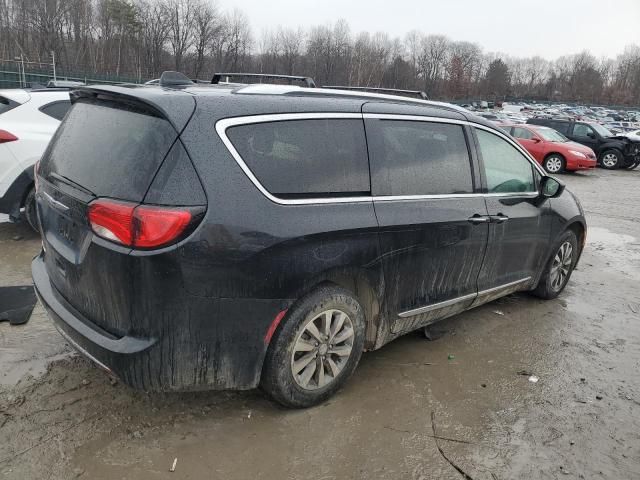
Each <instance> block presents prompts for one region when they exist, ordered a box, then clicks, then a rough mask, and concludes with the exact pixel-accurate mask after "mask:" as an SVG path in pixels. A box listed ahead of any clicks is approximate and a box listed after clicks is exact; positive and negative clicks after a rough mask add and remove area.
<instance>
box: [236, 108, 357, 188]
mask: <svg viewBox="0 0 640 480" xmlns="http://www.w3.org/2000/svg"><path fill="white" fill-rule="evenodd" d="M226 135H227V137H228V138H229V139H230V140H231V143H232V144H233V146H234V147H235V149H236V150H237V151H238V154H239V155H240V157H241V158H242V160H243V161H244V162H245V163H246V165H247V166H248V167H249V169H250V170H251V172H252V173H253V174H254V175H255V177H256V178H257V179H258V181H259V182H260V183H261V184H262V185H263V186H264V187H265V188H266V189H267V190H268V191H269V192H270V193H272V194H274V195H278V196H280V197H283V198H288V197H303V198H304V197H317V196H333V195H337V196H341V195H354V194H364V193H368V192H370V184H369V163H368V160H367V147H366V140H365V134H364V126H363V124H362V120H359V119H338V118H334V119H330V118H328V119H309V120H283V121H277V122H265V123H252V124H247V125H239V126H235V127H230V128H229V129H227V131H226Z"/></svg>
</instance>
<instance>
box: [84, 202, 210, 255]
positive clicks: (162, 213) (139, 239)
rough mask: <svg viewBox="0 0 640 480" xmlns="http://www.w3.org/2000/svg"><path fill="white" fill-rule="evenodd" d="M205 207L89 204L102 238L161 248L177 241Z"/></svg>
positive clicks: (91, 217)
mask: <svg viewBox="0 0 640 480" xmlns="http://www.w3.org/2000/svg"><path fill="white" fill-rule="evenodd" d="M201 210H202V209H200V208H190V207H161V206H156V205H139V204H136V203H130V202H122V201H119V200H108V199H98V200H94V201H93V202H91V204H90V205H89V213H88V216H89V223H90V225H91V229H92V230H93V232H94V233H95V234H96V235H98V236H99V237H102V238H104V239H106V240H110V241H112V242H115V243H118V244H120V245H125V246H127V247H134V248H158V247H161V246H165V245H168V244H170V243H173V242H174V241H177V240H178V239H179V238H180V236H181V235H182V234H183V233H184V232H185V230H186V229H187V227H189V226H190V225H191V226H193V220H194V219H195V216H194V213H198V211H201Z"/></svg>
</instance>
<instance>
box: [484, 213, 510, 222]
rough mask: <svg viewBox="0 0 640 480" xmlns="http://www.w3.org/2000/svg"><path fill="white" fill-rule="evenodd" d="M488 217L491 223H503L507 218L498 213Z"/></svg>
mask: <svg viewBox="0 0 640 480" xmlns="http://www.w3.org/2000/svg"><path fill="white" fill-rule="evenodd" d="M489 219H490V220H491V223H504V222H506V221H507V220H509V217H507V216H506V215H503V214H501V213H499V214H498V215H489Z"/></svg>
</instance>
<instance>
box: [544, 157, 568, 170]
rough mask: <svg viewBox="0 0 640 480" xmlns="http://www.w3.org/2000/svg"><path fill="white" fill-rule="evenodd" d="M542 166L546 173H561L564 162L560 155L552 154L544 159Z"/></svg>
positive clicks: (563, 168) (564, 165) (564, 166)
mask: <svg viewBox="0 0 640 480" xmlns="http://www.w3.org/2000/svg"><path fill="white" fill-rule="evenodd" d="M542 166H543V167H544V169H545V170H546V171H547V172H548V173H562V172H564V170H565V168H566V162H565V160H564V157H563V156H562V155H559V154H557V153H553V154H551V155H549V156H548V157H547V158H545V159H544V162H543V164H542Z"/></svg>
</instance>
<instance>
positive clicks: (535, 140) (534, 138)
mask: <svg viewBox="0 0 640 480" xmlns="http://www.w3.org/2000/svg"><path fill="white" fill-rule="evenodd" d="M531 141H532V142H533V143H540V142H541V140H540V139H539V138H538V137H533V138H532V139H531Z"/></svg>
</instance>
